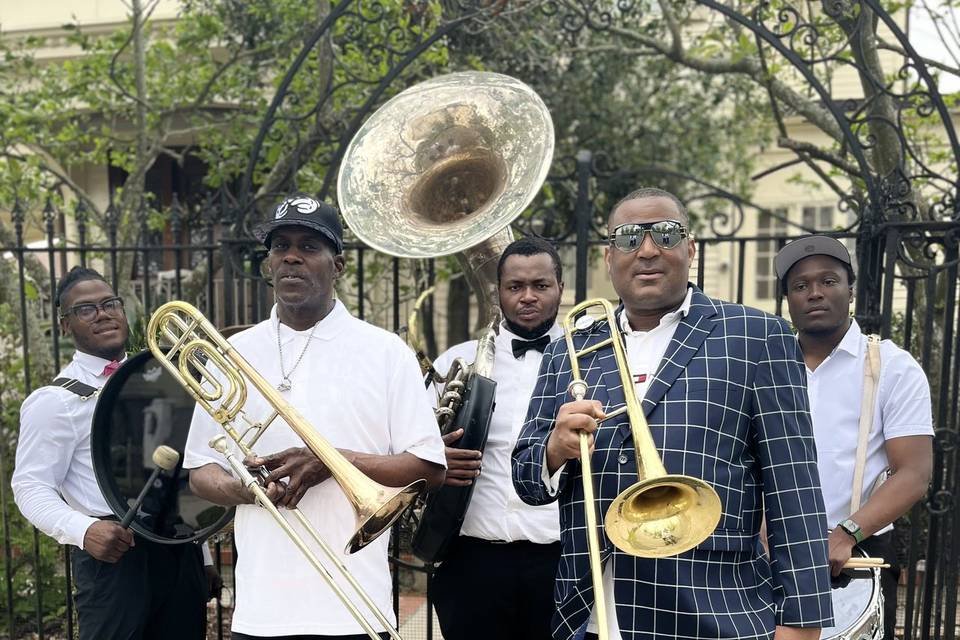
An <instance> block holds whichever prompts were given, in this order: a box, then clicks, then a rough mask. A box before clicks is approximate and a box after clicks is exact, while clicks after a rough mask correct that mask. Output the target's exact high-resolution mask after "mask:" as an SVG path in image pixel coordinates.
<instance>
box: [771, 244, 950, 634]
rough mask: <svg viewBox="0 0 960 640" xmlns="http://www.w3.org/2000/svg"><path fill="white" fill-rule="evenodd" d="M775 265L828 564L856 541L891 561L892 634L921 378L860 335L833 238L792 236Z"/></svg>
mask: <svg viewBox="0 0 960 640" xmlns="http://www.w3.org/2000/svg"><path fill="white" fill-rule="evenodd" d="M774 268H775V270H776V273H777V277H778V278H779V279H780V283H781V287H782V291H783V292H784V295H786V297H787V306H788V308H789V310H790V318H791V320H792V321H793V324H794V326H795V327H796V330H797V339H798V340H799V342H800V347H801V349H802V350H803V358H804V361H805V362H806V367H807V387H808V393H809V397H810V413H811V415H812V417H813V430H814V437H815V439H816V443H817V466H818V469H819V472H820V480H821V483H822V486H823V500H824V505H825V506H826V509H827V522H828V523H829V524H830V525H832V526H833V529H832V531H831V533H830V536H829V538H828V542H829V545H830V568H831V571H832V573H833V575H837V574H839V573H840V569H841V567H842V566H843V565H844V563H846V561H847V560H849V559H850V557H851V555H852V554H853V553H855V552H854V547H857V548H858V549H860V550H862V551H863V552H865V553H866V554H867V555H869V556H878V557H883V558H885V559H886V560H887V561H888V562H889V563H890V565H891V568H890V569H882V570H881V585H882V590H883V596H884V636H883V637H884V638H886V639H887V640H893V638H894V635H893V634H894V628H895V625H896V615H897V580H898V578H899V574H900V569H899V566H898V565H897V558H896V552H895V547H894V544H893V540H892V537H893V522H894V520H896V519H897V518H899V517H900V516H901V515H903V514H904V513H906V512H907V511H908V510H909V509H910V507H911V506H913V504H914V503H915V502H916V501H917V500H919V499H920V498H922V497H923V494H924V493H925V492H926V489H927V483H928V482H929V480H930V473H931V469H932V466H933V452H932V436H933V420H932V415H931V406H930V389H929V386H928V384H927V379H926V376H925V375H924V373H923V370H922V369H921V368H920V365H918V364H917V362H916V361H915V360H914V359H913V357H912V356H911V355H910V354H909V353H907V352H906V351H904V350H903V349H900V348H899V347H897V346H896V345H895V344H893V343H892V342H891V341H890V340H883V341H880V340H879V339H875V336H871V337H870V338H869V339H868V337H867V336H865V335H864V334H863V333H862V332H861V331H860V327H859V326H858V325H857V321H856V320H854V319H853V318H851V317H850V303H851V302H852V301H853V283H854V278H855V277H854V273H853V265H852V263H851V260H850V253H849V252H848V251H847V248H846V247H845V246H844V245H843V243H841V242H840V241H839V240H836V239H834V238H830V237H828V236H822V235H813V236H807V237H804V238H799V239H797V240H794V241H793V242H791V243H790V244H788V245H787V246H785V247H784V248H783V249H782V250H781V251H780V252H779V253H778V254H777V256H776V258H774ZM861 436H862V437H861ZM861 443H862V444H861ZM887 478H889V479H887ZM885 480H886V481H885ZM836 597H838V598H842V592H840V593H838V594H837V596H836ZM826 631H827V630H825V634H826ZM829 635H832V633H831V634H829Z"/></svg>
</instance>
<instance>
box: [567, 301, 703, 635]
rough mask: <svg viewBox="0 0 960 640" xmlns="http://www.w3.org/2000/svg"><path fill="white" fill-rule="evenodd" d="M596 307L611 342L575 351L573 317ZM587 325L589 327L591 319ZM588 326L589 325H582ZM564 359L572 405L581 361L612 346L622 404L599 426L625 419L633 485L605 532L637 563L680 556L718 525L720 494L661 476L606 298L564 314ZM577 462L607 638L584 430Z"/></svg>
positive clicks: (580, 384)
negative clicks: (632, 457)
mask: <svg viewBox="0 0 960 640" xmlns="http://www.w3.org/2000/svg"><path fill="white" fill-rule="evenodd" d="M594 307H600V308H601V309H602V310H603V314H604V318H605V319H606V321H607V323H608V324H609V326H610V337H609V338H607V339H606V340H602V341H600V342H598V343H596V344H593V345H590V346H589V347H586V348H584V349H581V350H580V351H577V350H576V348H575V346H574V344H573V333H574V331H576V330H577V329H583V328H584V326H583V325H582V324H578V323H577V319H579V318H580V317H581V315H582V314H584V312H585V311H586V310H588V309H591V308H594ZM591 324H592V322H591ZM586 326H587V327H589V326H590V325H586ZM563 331H564V336H565V339H566V343H567V352H568V353H569V354H570V374H571V377H572V378H573V379H572V380H571V382H570V384H569V385H568V391H569V393H570V394H571V395H572V396H573V397H574V398H576V399H577V400H582V399H583V398H584V397H585V396H586V395H587V391H588V389H587V384H586V382H585V381H584V380H583V379H582V378H581V377H580V358H582V357H584V356H586V355H588V354H590V353H593V352H595V351H598V350H600V349H605V348H607V347H612V348H613V353H614V357H615V359H616V363H617V369H618V371H619V374H620V382H621V384H622V386H623V395H624V400H625V404H624V406H623V407H621V408H619V409H617V410H615V411H611V412H610V413H608V414H606V417H604V418H603V419H602V420H600V421H598V424H599V423H602V422H605V421H606V420H610V419H611V418H614V417H616V416H619V415H622V414H624V413H626V414H627V417H628V419H629V421H630V432H631V435H632V437H633V446H634V452H635V457H636V461H637V475H638V476H639V481H638V482H637V483H636V484H634V485H632V486H630V487H628V488H627V489H625V490H624V491H622V492H621V493H620V495H618V496H617V497H616V498H615V499H614V500H613V503H612V504H611V505H610V507H609V509H607V513H606V517H605V518H604V530H605V532H606V534H607V537H608V538H609V539H610V541H611V542H612V543H613V544H614V545H615V546H616V547H617V548H618V549H620V550H621V551H623V552H624V553H627V554H630V555H632V556H638V557H641V558H663V557H667V556H672V555H677V554H678V553H683V552H684V551H687V550H689V549H692V548H693V547H695V546H697V545H698V544H700V543H701V542H703V541H704V540H706V539H707V538H708V537H709V536H710V534H711V533H713V530H714V529H716V527H717V524H718V523H719V522H720V514H721V511H722V506H721V504H720V497H719V496H718V495H717V492H716V491H715V490H714V489H713V487H711V486H710V485H709V484H707V483H706V482H704V481H703V480H700V479H698V478H693V477H690V476H684V475H676V474H668V473H667V471H666V469H665V468H664V466H663V463H662V462H661V461H660V456H659V454H658V453H657V447H656V445H655V444H654V442H653V437H652V436H651V434H650V427H649V426H648V425H647V420H646V417H645V416H644V413H643V407H642V406H641V405H640V402H639V400H638V399H637V395H636V392H635V390H634V386H633V376H632V375H630V368H629V365H628V363H627V354H626V350H625V349H624V346H623V339H622V338H621V336H620V332H619V331H618V330H617V319H616V315H615V312H614V308H613V305H612V304H610V302H609V301H608V300H604V299H596V300H587V301H586V302H582V303H580V304H578V305H577V306H575V307H574V308H573V309H571V310H570V311H569V312H568V313H567V315H566V317H565V318H564V321H563ZM580 465H581V469H582V475H583V502H584V505H585V507H586V520H587V543H588V547H589V554H590V572H591V575H592V578H593V590H594V606H595V607H596V611H597V627H598V635H599V637H600V638H601V639H605V638H607V626H606V625H607V622H606V611H605V608H604V604H603V603H604V602H605V600H604V597H603V583H602V579H601V575H602V574H601V567H600V542H599V539H598V532H597V531H598V530H597V514H596V507H595V506H594V505H595V502H594V494H593V477H592V473H591V469H590V445H589V440H588V436H587V434H586V433H583V432H581V433H580Z"/></svg>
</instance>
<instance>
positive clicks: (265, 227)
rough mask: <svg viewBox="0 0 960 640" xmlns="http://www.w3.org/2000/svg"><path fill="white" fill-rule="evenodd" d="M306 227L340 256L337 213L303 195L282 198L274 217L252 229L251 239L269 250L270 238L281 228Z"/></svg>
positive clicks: (340, 230) (323, 203) (339, 227)
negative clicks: (318, 233)
mask: <svg viewBox="0 0 960 640" xmlns="http://www.w3.org/2000/svg"><path fill="white" fill-rule="evenodd" d="M293 226H297V227H306V228H308V229H313V230H314V231H319V232H320V235H321V236H323V238H324V239H325V240H327V241H329V242H330V243H331V244H332V246H333V249H334V254H335V255H339V254H341V253H343V227H342V226H341V225H340V216H339V215H337V210H336V209H334V208H333V207H332V206H330V205H329V204H327V203H326V202H320V201H318V200H316V199H314V198H311V197H310V196H308V195H306V194H303V193H296V194H293V195H291V196H288V197H286V198H284V200H283V202H281V203H280V204H278V205H277V206H276V207H275V208H274V210H273V217H272V218H271V219H270V220H267V221H266V222H262V223H260V224H259V225H257V226H256V227H254V229H253V235H254V237H255V238H256V239H257V240H259V241H260V242H262V243H263V244H265V245H266V246H267V248H269V247H270V235H271V234H272V233H273V232H274V231H276V230H277V229H279V228H281V227H293Z"/></svg>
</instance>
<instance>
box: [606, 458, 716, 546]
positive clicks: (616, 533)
mask: <svg viewBox="0 0 960 640" xmlns="http://www.w3.org/2000/svg"><path fill="white" fill-rule="evenodd" d="M721 511H722V509H721V506H720V498H719V497H718V496H717V493H716V491H714V490H713V488H712V487H710V485H708V484H707V483H705V482H703V481H702V480H699V479H697V478H691V477H690V476H682V475H676V474H671V475H665V476H661V477H659V478H650V479H648V480H642V481H640V482H637V483H636V484H634V485H632V486H630V487H628V488H627V489H625V490H624V491H622V492H621V493H620V495H618V496H617V497H616V498H615V499H614V501H613V503H612V504H611V505H610V508H609V509H607V514H606V517H605V518H604V521H603V526H604V530H605V532H606V534H607V537H608V538H609V539H610V542H612V543H613V544H614V545H615V546H616V547H617V548H618V549H620V550H621V551H623V552H625V553H629V554H630V555H632V556H639V557H641V558H665V557H667V556H674V555H677V554H678V553H683V552H684V551H688V550H690V549H692V548H694V547H695V546H697V545H698V544H700V543H701V542H703V541H704V540H705V539H706V538H707V537H708V536H709V535H710V534H711V533H713V530H714V529H715V528H716V526H717V523H718V522H719V521H720V513H721Z"/></svg>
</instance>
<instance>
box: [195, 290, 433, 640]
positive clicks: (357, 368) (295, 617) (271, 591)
mask: <svg viewBox="0 0 960 640" xmlns="http://www.w3.org/2000/svg"><path fill="white" fill-rule="evenodd" d="M278 328H279V331H280V339H281V341H282V343H283V360H284V367H285V369H286V371H287V373H288V375H289V377H290V381H291V383H292V388H291V389H290V390H289V391H286V392H283V394H282V395H283V396H284V397H285V399H286V400H288V401H289V402H290V403H291V404H292V405H293V406H294V407H295V408H296V409H297V410H298V411H299V412H300V413H301V414H302V415H303V416H304V418H306V420H307V421H308V422H309V423H310V424H311V425H313V427H314V428H315V429H316V430H317V432H318V433H319V434H320V435H322V436H323V437H324V438H326V439H327V440H328V441H329V442H330V443H331V444H332V445H333V446H334V447H337V448H339V449H349V450H352V451H360V452H365V453H373V454H380V455H389V454H398V453H403V452H409V453H411V454H413V455H415V456H417V457H418V458H421V459H423V460H427V461H430V462H434V463H437V464H440V465H445V457H444V449H443V441H442V440H441V439H440V435H439V432H438V430H437V426H436V421H435V419H434V417H433V411H432V410H431V409H430V405H429V403H428V402H427V399H426V397H425V396H424V393H423V383H422V378H421V376H420V369H419V367H418V366H417V362H416V359H415V358H414V355H413V353H412V352H411V351H410V349H409V348H407V346H406V345H405V344H404V343H403V341H401V340H400V338H398V337H397V336H396V335H394V334H392V333H389V332H387V331H384V330H382V329H379V328H377V327H374V326H372V325H370V324H367V323H365V322H363V321H361V320H358V319H356V318H354V317H353V316H351V315H350V313H349V312H348V311H347V309H346V307H344V306H343V304H341V303H340V302H339V301H337V303H336V305H335V307H334V309H333V310H332V311H331V312H330V314H329V315H327V316H326V317H325V318H324V319H323V320H321V321H320V323H319V324H318V325H317V326H316V330H315V331H314V333H313V338H312V340H311V344H310V346H309V347H308V348H307V351H306V353H305V354H304V357H303V359H302V361H301V362H300V364H299V366H297V367H296V368H295V370H294V371H293V373H292V374H291V373H290V369H291V368H292V367H293V366H294V363H295V362H296V361H297V358H298V356H299V354H300V352H301V350H302V349H303V348H304V345H305V344H306V340H307V337H308V336H309V335H310V330H309V329H308V330H306V331H294V330H292V329H290V328H289V327H287V326H286V325H278V321H277V312H276V307H274V309H273V310H272V311H271V314H270V319H269V320H265V321H264V322H261V323H260V324H258V325H256V326H254V327H252V328H250V329H248V330H246V331H243V332H241V333H238V334H237V335H235V336H233V337H232V338H231V339H230V342H231V343H232V344H233V345H234V346H235V347H236V348H237V350H238V351H239V352H240V354H241V355H242V356H243V357H244V358H246V359H247V361H248V362H249V363H250V364H251V365H252V366H253V368H254V369H256V370H257V371H258V372H259V373H260V375H262V376H263V377H264V378H265V379H266V380H267V382H269V383H270V384H272V385H276V384H279V382H280V379H281V373H280V361H279V357H278V350H277V333H276V332H277V329H278ZM248 394H249V396H248V400H247V403H246V405H245V410H246V413H247V416H248V417H249V418H250V419H251V420H262V419H265V418H266V417H268V416H269V415H270V413H271V409H270V408H269V406H268V405H267V403H266V401H265V400H264V399H263V397H262V396H261V395H260V394H259V393H258V392H257V391H256V390H254V389H252V388H249V389H248ZM239 426H242V425H238V427H239ZM220 433H221V429H220V428H219V426H218V425H217V423H216V422H214V421H213V419H212V418H210V416H209V415H208V414H207V412H206V411H204V410H203V409H201V408H200V407H197V409H196V411H195V412H194V418H193V423H192V425H191V428H190V435H189V437H188V439H187V446H186V455H185V458H184V466H185V467H186V468H190V469H192V468H197V467H201V466H203V465H206V464H209V463H211V462H212V463H215V464H218V465H220V466H221V467H223V468H224V469H228V465H227V462H226V460H225V459H224V458H223V457H221V456H220V454H218V453H216V452H215V451H213V450H212V449H210V448H209V446H208V442H209V440H210V439H211V438H213V437H214V436H216V435H219V434H220ZM302 446H304V444H303V442H302V441H301V440H300V438H299V437H298V436H297V435H296V434H295V433H294V432H293V431H292V430H291V429H290V428H289V427H288V426H287V425H286V423H284V422H283V421H282V420H280V419H279V418H278V419H277V420H275V421H274V423H273V424H272V425H271V426H270V427H269V428H268V429H267V430H266V432H265V433H264V434H263V436H262V437H261V438H260V440H259V441H258V442H257V443H256V446H255V450H256V453H257V454H259V455H266V454H270V453H275V452H278V451H282V450H284V449H287V448H289V447H302ZM299 508H300V510H301V511H302V512H303V513H304V515H306V516H307V518H308V519H309V520H310V521H311V522H312V523H313V525H314V526H315V527H316V529H317V530H318V532H319V534H320V536H321V538H323V540H324V541H325V542H326V543H327V544H328V545H329V546H330V547H331V548H332V549H333V550H334V551H336V552H338V553H341V554H342V555H341V557H342V560H343V562H344V564H345V565H346V567H347V569H348V570H349V571H350V573H351V574H352V575H353V576H354V577H355V578H356V579H357V581H358V582H359V583H360V584H361V585H362V587H363V588H364V590H365V591H366V592H367V594H369V596H370V597H371V598H372V600H373V601H374V602H375V603H376V604H377V606H378V607H379V608H380V610H381V611H382V612H383V613H384V615H385V616H386V617H387V619H388V620H391V621H392V620H393V618H394V616H393V610H392V607H391V597H390V596H391V581H390V573H389V567H388V561H387V546H388V542H389V537H390V536H389V535H388V534H384V535H381V536H380V537H379V538H378V539H377V540H376V541H374V542H373V543H371V544H370V545H368V546H367V547H365V548H364V549H362V550H360V551H358V552H357V553H355V554H352V555H346V554H344V553H343V550H344V548H345V547H346V545H347V541H348V540H349V539H350V537H351V536H352V535H353V532H354V529H355V527H356V516H355V514H354V510H353V508H352V506H351V505H350V503H349V502H348V501H347V499H346V497H345V496H344V493H343V491H342V490H341V489H340V487H339V485H337V483H336V482H335V481H334V480H333V479H327V480H325V481H324V482H322V483H320V484H319V485H317V486H315V487H312V488H311V489H310V490H308V491H307V493H306V495H305V496H304V497H303V499H302V500H301V501H300V504H299ZM288 521H290V522H295V521H294V519H293V518H292V517H289V518H288ZM294 528H297V529H299V525H297V524H294ZM303 537H304V538H305V539H307V536H306V534H303ZM234 539H235V541H236V545H237V555H238V558H237V566H236V585H237V590H236V608H235V610H234V614H233V630H234V631H237V632H239V633H246V634H250V635H259V636H271V635H300V634H316V635H350V634H359V633H362V632H363V631H362V629H361V628H360V626H359V625H358V624H357V623H356V621H355V620H354V619H353V617H352V616H351V615H350V613H349V611H347V609H346V607H345V606H344V605H343V603H342V602H341V601H340V600H339V599H338V598H337V597H336V596H335V595H334V594H333V592H332V591H331V589H330V588H329V587H328V586H327V584H326V582H325V581H324V580H323V579H322V578H321V577H320V575H319V574H318V573H317V572H316V570H315V569H313V568H312V567H311V565H310V564H309V563H308V562H307V560H306V559H305V558H304V557H303V555H302V554H301V553H300V551H299V550H298V549H297V548H296V546H295V545H294V544H293V542H292V541H291V540H290V539H289V538H288V537H287V536H286V534H284V533H283V531H282V530H281V529H280V527H279V526H278V525H277V523H276V522H275V521H274V520H273V518H272V516H271V515H270V514H269V512H267V510H266V509H263V508H261V507H259V506H255V505H241V506H239V507H238V508H237V515H236V520H235V526H234ZM314 551H315V553H317V555H318V556H319V557H320V558H321V561H323V560H324V557H323V555H322V554H321V553H320V551H319V550H314ZM325 564H326V563H325ZM335 576H336V577H337V578H338V580H337V582H338V583H340V584H341V586H343V587H344V588H345V589H346V590H347V591H348V593H349V592H350V589H349V587H347V585H346V584H345V581H344V580H343V579H342V578H340V576H339V573H338V572H335ZM354 601H356V600H354ZM360 606H361V610H363V606H362V605H360ZM367 619H368V620H369V621H370V622H371V624H373V625H374V627H375V628H377V624H376V621H375V619H374V618H373V617H372V615H368V616H367ZM377 630H378V631H380V630H381V629H377Z"/></svg>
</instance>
